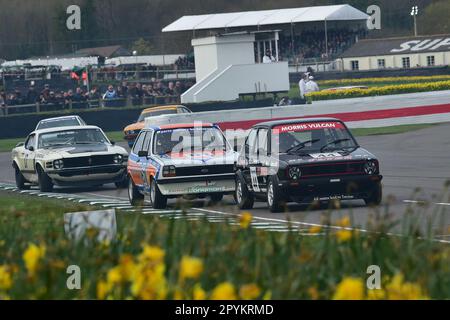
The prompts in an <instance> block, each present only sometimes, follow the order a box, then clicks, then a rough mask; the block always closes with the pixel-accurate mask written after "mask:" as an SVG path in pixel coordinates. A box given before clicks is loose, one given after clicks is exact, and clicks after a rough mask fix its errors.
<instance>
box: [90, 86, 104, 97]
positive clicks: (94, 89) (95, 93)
mask: <svg viewBox="0 0 450 320" xmlns="http://www.w3.org/2000/svg"><path fill="white" fill-rule="evenodd" d="M100 98H101V95H100V92H98V87H97V86H93V87H92V89H91V92H89V100H100Z"/></svg>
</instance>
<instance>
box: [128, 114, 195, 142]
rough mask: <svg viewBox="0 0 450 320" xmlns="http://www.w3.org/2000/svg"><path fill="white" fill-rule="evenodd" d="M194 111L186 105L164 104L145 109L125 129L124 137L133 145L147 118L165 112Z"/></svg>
mask: <svg viewBox="0 0 450 320" xmlns="http://www.w3.org/2000/svg"><path fill="white" fill-rule="evenodd" d="M186 113H192V112H191V110H189V109H188V108H186V107H185V106H162V107H153V108H147V109H144V110H143V111H142V112H141V115H140V116H139V118H138V120H137V121H136V123H133V124H130V125H128V126H126V127H125V129H123V133H124V135H125V136H124V139H125V140H127V141H128V146H129V147H130V148H131V147H133V144H134V141H135V139H136V137H137V135H138V134H139V132H140V131H141V130H142V128H144V126H145V123H146V122H145V119H146V118H149V117H155V116H161V115H165V114H186Z"/></svg>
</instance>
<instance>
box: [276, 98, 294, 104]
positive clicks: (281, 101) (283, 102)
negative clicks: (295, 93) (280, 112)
mask: <svg viewBox="0 0 450 320" xmlns="http://www.w3.org/2000/svg"><path fill="white" fill-rule="evenodd" d="M278 105H279V106H290V105H292V100H291V99H289V97H288V96H285V97H283V98H281V100H280V102H279V103H278Z"/></svg>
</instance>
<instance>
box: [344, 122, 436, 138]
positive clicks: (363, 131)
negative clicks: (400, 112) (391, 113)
mask: <svg viewBox="0 0 450 320" xmlns="http://www.w3.org/2000/svg"><path fill="white" fill-rule="evenodd" d="M433 125H435V124H406V125H399V126H389V127H378V128H357V129H350V131H351V132H352V134H353V135H354V136H374V135H384V134H398V133H405V132H410V131H416V130H420V129H425V128H429V127H431V126H433Z"/></svg>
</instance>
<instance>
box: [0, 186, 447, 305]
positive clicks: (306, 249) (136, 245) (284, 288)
mask: <svg viewBox="0 0 450 320" xmlns="http://www.w3.org/2000/svg"><path fill="white" fill-rule="evenodd" d="M84 209H87V207H86V206H80V205H74V204H73V203H70V202H65V201H60V200H50V199H42V198H38V197H29V196H24V195H17V194H14V193H9V192H0V219H1V223H0V239H1V242H0V297H2V298H12V299H30V298H32V299H126V298H131V299H235V298H249V299H271V298H273V299H330V298H335V299H426V298H436V299H437V298H439V299H448V298H449V297H450V269H449V268H450V263H449V262H450V260H449V259H450V247H449V246H448V245H446V244H441V243H437V242H433V241H431V240H419V239H417V234H418V231H417V229H416V228H415V227H413V226H410V227H409V228H411V230H404V232H405V234H407V236H405V237H401V238H399V237H388V236H386V235H385V233H386V232H387V231H389V227H387V226H389V225H390V224H391V222H389V221H388V219H387V218H386V217H384V216H383V218H381V219H380V220H377V219H376V218H374V220H373V221H372V224H371V225H370V226H368V228H369V229H370V230H373V231H377V233H362V232H355V231H351V230H344V229H340V230H331V229H329V228H325V229H321V228H318V227H314V228H313V230H309V231H307V232H314V234H317V233H319V234H320V235H319V236H314V235H308V234H306V235H303V234H301V233H299V231H298V230H295V231H291V232H288V233H278V232H266V231H262V230H257V229H254V228H251V227H248V225H249V223H250V221H251V219H252V217H251V215H250V214H248V213H246V214H245V213H244V215H243V217H241V218H240V221H239V223H238V224H235V225H230V224H228V223H210V222H208V221H207V220H205V219H199V220H196V221H188V220H186V219H168V218H167V217H160V216H159V215H142V214H120V213H118V214H117V236H116V238H115V239H114V240H113V241H110V242H98V241H96V240H95V239H96V235H97V233H96V230H95V229H88V231H87V232H86V236H85V238H84V240H83V241H80V242H74V241H70V240H69V239H68V238H67V236H66V235H65V234H64V228H63V226H64V223H63V215H62V214H63V213H65V212H69V211H79V210H84ZM327 216H328V217H329V215H327V213H324V217H327ZM374 216H375V217H377V216H378V215H374ZM350 223H351V221H350V218H348V217H344V218H343V219H342V220H339V221H338V222H337V224H338V225H340V226H342V227H347V226H349V225H350ZM407 225H408V224H407V223H406V224H405V228H408V227H406V226H407ZM408 234H410V235H411V236H408ZM69 265H77V266H79V267H80V270H81V290H68V289H67V287H66V281H67V277H68V275H67V274H66V268H67V267H68V266H69ZM370 265H377V266H379V267H380V268H381V271H382V277H381V279H382V280H381V281H382V286H381V289H380V290H376V291H373V290H367V289H366V286H365V284H366V278H367V277H368V275H367V273H366V271H367V267H368V266H370Z"/></svg>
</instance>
